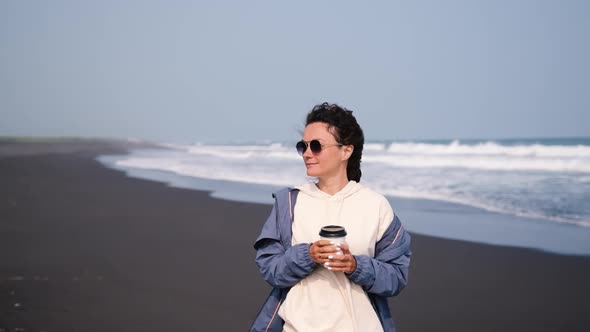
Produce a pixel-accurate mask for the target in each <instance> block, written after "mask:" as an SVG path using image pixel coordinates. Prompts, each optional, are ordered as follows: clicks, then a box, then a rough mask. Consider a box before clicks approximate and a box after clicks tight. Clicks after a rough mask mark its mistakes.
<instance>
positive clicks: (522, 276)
mask: <svg viewBox="0 0 590 332" xmlns="http://www.w3.org/2000/svg"><path fill="white" fill-rule="evenodd" d="M142 144H144V145H143V146H144V147H155V146H154V145H152V144H151V143H142V142H129V141H117V140H93V139H82V140H78V139H61V140H57V141H19V140H13V139H6V138H0V183H1V184H2V190H0V331H2V329H4V330H5V331H13V330H14V329H15V328H23V329H25V331H41V330H43V331H47V332H52V331H138V332H139V331H141V332H146V331H195V330H199V331H244V330H247V329H248V327H249V324H250V323H251V321H252V319H253V318H254V316H255V315H256V313H257V312H258V309H259V308H260V306H261V304H262V301H263V300H264V298H265V296H266V295H267V293H268V291H269V287H268V286H267V285H266V284H265V283H264V281H262V279H261V278H260V277H259V274H258V271H257V269H256V266H255V264H254V262H253V259H254V250H253V249H252V243H253V241H254V239H255V238H256V236H257V235H258V232H259V230H260V227H261V225H262V223H263V222H264V220H265V219H266V217H267V214H268V212H269V206H268V205H264V204H251V203H239V202H230V201H225V200H219V199H213V198H211V197H210V196H209V195H208V193H207V192H203V191H196V190H187V189H178V188H170V187H168V186H166V185H165V184H162V183H158V182H153V181H146V180H140V179H134V178H129V177H127V176H125V174H124V173H122V172H119V171H116V170H113V169H109V168H106V167H104V166H102V165H101V164H100V163H99V162H98V161H96V160H95V158H96V157H97V156H98V155H102V154H117V153H125V152H126V151H127V150H128V149H130V148H137V147H140V146H142ZM442 222H444V221H442ZM412 251H413V256H412V265H411V270H410V281H409V286H408V288H407V289H406V290H404V291H403V292H402V294H401V295H400V296H398V297H396V298H393V299H391V301H390V302H391V304H392V312H393V315H394V317H395V320H396V323H397V326H398V330H399V331H402V332H404V331H434V330H444V331H586V330H587V329H588V326H590V317H589V315H588V312H590V302H588V301H587V296H588V295H590V283H589V282H588V280H590V257H576V256H565V255H556V254H550V253H543V252H539V251H533V250H528V249H519V248H510V247H498V246H491V245H483V244H475V243H470V242H463V241H454V240H446V239H440V238H434V237H428V236H422V235H416V234H414V235H413V245H412Z"/></svg>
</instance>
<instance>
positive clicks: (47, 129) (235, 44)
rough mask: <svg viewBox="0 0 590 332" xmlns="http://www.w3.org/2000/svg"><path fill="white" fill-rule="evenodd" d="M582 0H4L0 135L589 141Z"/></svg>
mask: <svg viewBox="0 0 590 332" xmlns="http://www.w3.org/2000/svg"><path fill="white" fill-rule="evenodd" d="M589 17H590V1H573V0H565V1H557V0H552V1H548V0H512V1H509V0H495V1H494V0H490V1H483V0H479V1H478V0H464V1H435V0H431V1H410V0H404V1H363V2H361V1H317V0H316V1H208V2H200V1H59V0H55V1H23V0H14V1H13V0H3V1H0V136H1V135H34V136H39V135H42V136H63V135H67V136H104V137H137V138H146V139H152V140H160V141H180V142H187V141H232V140H247V141H252V140H265V139H269V140H291V139H295V138H297V135H298V132H297V130H298V129H301V127H302V121H303V118H304V116H305V114H306V112H307V111H308V110H309V109H310V108H311V107H312V106H313V105H314V104H316V103H319V102H321V101H330V102H337V103H339V104H342V105H343V106H345V107H348V108H350V109H352V110H353V111H354V112H355V113H354V114H355V115H356V116H357V118H358V120H359V122H360V123H361V125H362V126H363V128H364V130H365V134H366V136H367V138H368V139H421V138H422V139H423V138H502V137H560V136H590V125H589V123H590V64H589V60H588V59H590V43H589V40H590V19H588V18H589Z"/></svg>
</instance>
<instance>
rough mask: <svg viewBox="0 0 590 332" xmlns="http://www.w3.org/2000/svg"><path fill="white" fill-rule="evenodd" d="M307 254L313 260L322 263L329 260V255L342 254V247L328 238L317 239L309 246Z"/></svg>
mask: <svg viewBox="0 0 590 332" xmlns="http://www.w3.org/2000/svg"><path fill="white" fill-rule="evenodd" d="M309 255H310V256H311V259H312V260H313V261H314V262H316V263H318V264H324V263H326V262H329V261H330V258H331V257H333V256H335V255H342V249H340V247H338V246H337V245H335V244H333V242H332V241H330V240H319V241H316V242H314V243H312V244H311V246H309Z"/></svg>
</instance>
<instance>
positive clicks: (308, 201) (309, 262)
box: [251, 103, 410, 332]
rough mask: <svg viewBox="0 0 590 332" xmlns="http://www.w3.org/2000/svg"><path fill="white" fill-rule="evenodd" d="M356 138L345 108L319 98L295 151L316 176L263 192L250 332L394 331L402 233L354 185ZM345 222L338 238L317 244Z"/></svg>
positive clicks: (360, 140)
mask: <svg viewBox="0 0 590 332" xmlns="http://www.w3.org/2000/svg"><path fill="white" fill-rule="evenodd" d="M363 144H364V136H363V131H362V129H361V128H360V126H359V125H358V123H357V121H356V119H355V118H354V116H353V115H352V112H351V111H348V110H346V109H344V108H342V107H339V106H338V105H333V104H328V103H323V104H321V105H317V106H315V107H314V108H313V110H312V111H311V112H310V113H309V114H308V115H307V119H306V126H305V129H304V131H303V139H302V140H301V141H300V142H298V143H297V146H296V147H297V151H298V152H299V153H300V154H301V156H302V157H303V161H304V163H305V167H306V169H307V175H308V176H311V177H315V178H317V182H316V183H306V184H303V185H301V186H299V187H296V188H286V189H283V190H281V191H279V192H277V193H276V194H274V195H273V196H274V197H275V205H274V208H273V210H272V212H271V214H270V216H269V218H268V220H267V221H266V223H265V225H264V227H263V229H262V232H261V234H260V236H259V237H258V239H257V240H256V243H255V244H254V248H255V249H256V263H257V265H258V268H259V269H260V272H261V274H262V276H263V278H264V279H265V280H266V281H267V282H268V283H269V284H270V285H271V286H273V290H272V292H271V294H270V295H269V297H268V299H267V300H266V302H265V303H264V305H263V307H262V309H261V311H260V313H259V314H258V317H257V318H256V320H255V322H254V324H253V326H252V328H251V330H252V331H305V332H309V331H363V332H364V331H394V330H395V327H394V323H393V319H392V318H391V314H390V311H389V306H388V303H387V297H390V296H394V295H397V294H398V293H399V292H400V291H401V290H402V289H403V288H404V287H405V285H406V283H407V278H408V267H409V264H410V235H409V234H408V233H407V232H406V231H405V230H404V229H403V228H402V226H401V223H400V221H399V219H398V218H397V217H396V216H395V215H394V213H393V211H392V209H391V206H390V205H389V203H388V201H387V200H386V199H385V197H383V196H382V195H380V194H377V193H375V192H373V191H372V190H370V189H368V188H366V187H364V186H362V185H361V184H359V182H360V179H361V170H360V162H361V156H362V151H363ZM326 225H339V226H343V227H345V229H346V231H347V233H348V235H347V236H346V243H347V244H342V245H340V244H338V245H335V244H333V243H332V241H329V240H320V239H319V235H318V234H319V231H320V228H321V227H323V226H326Z"/></svg>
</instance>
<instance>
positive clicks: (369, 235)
mask: <svg viewBox="0 0 590 332" xmlns="http://www.w3.org/2000/svg"><path fill="white" fill-rule="evenodd" d="M297 189H299V195H298V196H297V203H296V204H295V212H294V221H293V225H292V231H293V237H292V244H293V245H295V244H298V243H310V244H311V243H312V242H315V241H317V240H319V239H320V236H319V231H320V228H321V227H322V226H326V225H340V226H344V227H345V228H346V232H347V233H348V234H347V236H346V242H347V244H348V245H349V247H350V252H351V253H352V254H353V255H367V256H370V257H374V254H375V243H376V242H377V241H378V240H379V239H380V238H381V236H382V235H383V233H384V232H385V230H386V229H387V227H388V226H389V224H390V223H391V221H392V220H393V211H392V209H391V206H390V205H389V202H388V201H387V199H385V197H383V196H382V195H380V194H377V193H376V192H374V191H372V190H370V189H368V188H366V187H364V186H362V185H361V184H359V183H357V182H355V181H350V182H349V183H348V184H347V185H346V186H345V187H344V188H342V190H340V191H339V192H338V193H336V194H334V195H333V196H332V195H329V194H327V193H325V192H323V191H321V190H319V189H318V187H317V186H316V185H315V183H311V182H310V183H306V184H304V185H302V186H300V187H297ZM279 316H281V318H282V319H283V320H284V321H285V325H284V331H288V332H290V331H305V332H307V331H363V332H364V331H383V329H382V327H381V323H380V322H379V318H378V317H377V314H376V313H375V310H374V309H373V307H372V305H371V303H370V301H369V298H368V296H367V294H366V293H365V292H364V290H363V289H362V287H361V286H359V285H357V284H354V283H352V282H351V281H350V280H349V279H348V278H347V277H346V275H345V274H344V273H342V272H333V271H330V270H328V269H326V268H324V267H322V266H319V267H317V268H316V269H315V270H314V271H313V272H312V273H311V274H310V275H308V276H307V277H305V278H304V279H302V280H301V281H300V282H299V283H297V284H296V285H295V286H293V287H292V288H291V290H290V291H289V293H288V295H287V298H286V299H285V301H284V303H283V304H282V305H281V307H280V309H279Z"/></svg>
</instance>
